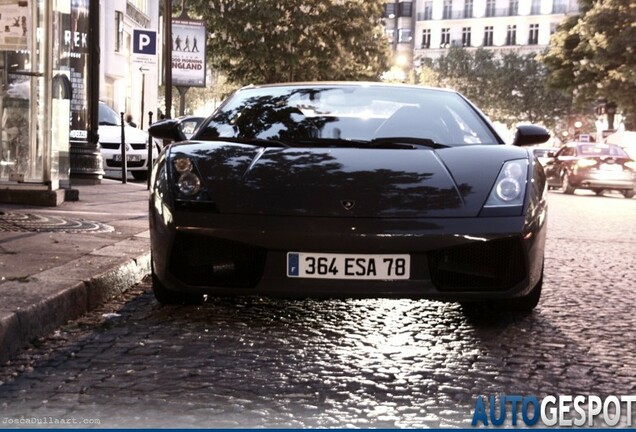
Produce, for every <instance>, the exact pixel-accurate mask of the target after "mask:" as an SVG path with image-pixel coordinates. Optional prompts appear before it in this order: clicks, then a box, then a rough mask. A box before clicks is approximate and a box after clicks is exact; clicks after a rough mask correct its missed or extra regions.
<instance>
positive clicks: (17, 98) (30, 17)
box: [0, 0, 71, 188]
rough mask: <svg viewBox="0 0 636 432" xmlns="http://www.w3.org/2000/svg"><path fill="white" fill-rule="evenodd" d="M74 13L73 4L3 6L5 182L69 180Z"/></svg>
mask: <svg viewBox="0 0 636 432" xmlns="http://www.w3.org/2000/svg"><path fill="white" fill-rule="evenodd" d="M54 8H55V9H54ZM70 10H71V0H67V1H64V0H58V1H56V2H50V1H48V0H19V1H18V0H15V1H10V0H9V1H7V0H4V1H2V2H0V26H1V29H2V31H1V32H0V82H1V83H2V86H1V91H0V182H9V183H45V184H48V185H50V186H51V187H53V188H57V186H58V184H59V182H60V181H65V180H67V179H68V175H69V162H68V159H69V158H68V149H69V119H70V117H69V105H70V99H71V82H70V79H69V76H68V69H69V68H68V57H69V55H68V52H69V51H68V50H65V49H64V46H63V41H64V40H65V37H68V34H69V33H68V32H69V26H70V22H69V20H67V19H64V17H65V16H70ZM47 36H48V37H47Z"/></svg>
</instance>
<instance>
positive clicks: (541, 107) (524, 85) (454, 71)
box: [419, 47, 571, 127]
mask: <svg viewBox="0 0 636 432" xmlns="http://www.w3.org/2000/svg"><path fill="white" fill-rule="evenodd" d="M547 74H548V71H547V69H546V68H545V67H543V65H542V64H541V63H540V62H539V61H538V60H537V59H536V58H535V55H534V54H527V55H521V54H518V53H516V52H510V53H507V54H504V55H502V56H496V55H495V54H494V53H493V52H492V51H489V50H486V49H484V48H478V49H477V50H475V51H469V50H466V49H465V48H461V47H452V48H450V49H449V50H448V52H447V54H445V55H444V56H442V57H440V58H438V59H436V60H432V61H428V62H425V64H424V65H423V66H422V68H421V69H420V76H419V81H420V83H421V84H425V85H432V86H440V87H446V88H452V89H454V90H456V91H458V92H460V93H462V94H463V95H464V96H466V97H467V98H469V99H470V100H471V101H473V102H474V103H475V104H476V105H477V106H478V107H480V108H481V109H482V110H483V111H484V112H485V113H486V114H487V115H488V116H489V117H490V118H492V119H493V120H496V121H500V122H502V123H505V124H507V125H508V126H513V125H515V124H517V123H523V122H531V123H540V124H544V125H545V126H547V127H556V126H557V123H558V122H559V119H561V118H564V117H567V116H566V113H567V112H568V110H569V109H570V105H571V98H570V97H569V96H568V95H567V93H565V92H562V91H557V90H554V89H551V88H548V87H547V85H546V79H547Z"/></svg>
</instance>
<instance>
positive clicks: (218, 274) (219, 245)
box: [170, 233, 267, 288]
mask: <svg viewBox="0 0 636 432" xmlns="http://www.w3.org/2000/svg"><path fill="white" fill-rule="evenodd" d="M266 256H267V252H266V251H265V250H264V249H259V248H254V247H251V246H247V245H244V244H241V243H236V242H232V241H228V240H222V239H216V238H209V237H202V236H197V235H192V234H184V233H179V234H177V237H176V239H175V243H174V247H173V249H172V254H171V257H170V273H171V274H172V275H173V276H174V277H176V278H177V279H179V280H181V281H182V282H184V283H186V284H188V285H197V286H214V287H226V288H253V287H254V286H256V284H257V283H258V282H259V281H260V279H261V277H262V276H263V270H264V268H265V258H266Z"/></svg>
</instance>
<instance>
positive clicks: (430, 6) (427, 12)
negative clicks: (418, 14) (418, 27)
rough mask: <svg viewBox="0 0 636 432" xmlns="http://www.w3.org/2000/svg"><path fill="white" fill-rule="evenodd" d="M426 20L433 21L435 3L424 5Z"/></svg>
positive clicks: (428, 2) (429, 2)
mask: <svg viewBox="0 0 636 432" xmlns="http://www.w3.org/2000/svg"><path fill="white" fill-rule="evenodd" d="M424 19H425V20H432V19H433V2H432V1H427V2H425V3H424Z"/></svg>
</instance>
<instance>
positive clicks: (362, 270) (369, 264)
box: [287, 252, 411, 280]
mask: <svg viewBox="0 0 636 432" xmlns="http://www.w3.org/2000/svg"><path fill="white" fill-rule="evenodd" d="M410 274H411V256H410V255H403V254H402V255H400V254H398V255H375V254H373V255H372V254H329V253H310V252H288V253H287V277H294V278H313V279H351V280H398V279H409V277H410Z"/></svg>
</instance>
